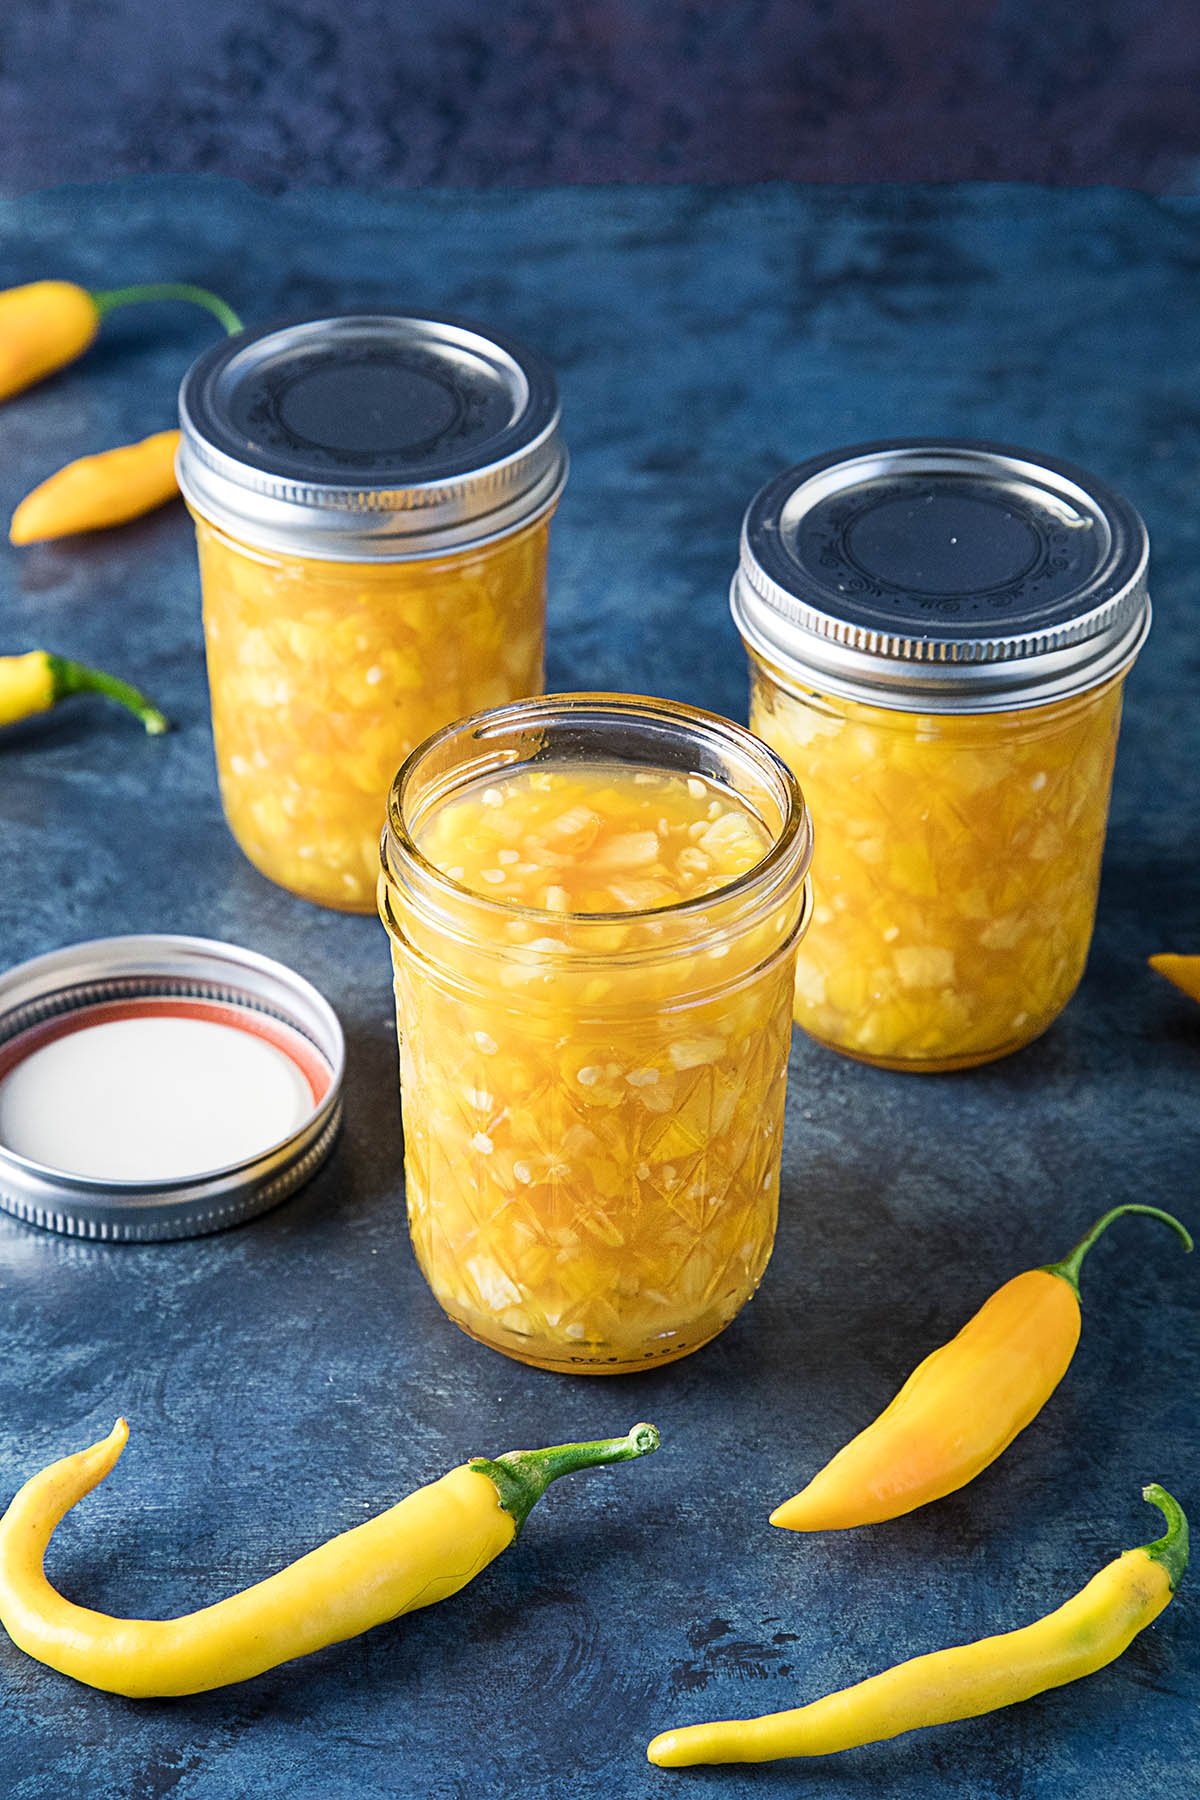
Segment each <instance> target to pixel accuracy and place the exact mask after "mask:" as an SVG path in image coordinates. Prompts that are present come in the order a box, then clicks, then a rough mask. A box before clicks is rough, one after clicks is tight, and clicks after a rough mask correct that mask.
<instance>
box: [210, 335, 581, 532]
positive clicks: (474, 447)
mask: <svg viewBox="0 0 1200 1800" xmlns="http://www.w3.org/2000/svg"><path fill="white" fill-rule="evenodd" d="M179 412H180V424H181V429H182V444H181V448H180V456H179V479H180V486H181V487H182V489H183V492H184V495H185V497H186V498H187V500H188V502H189V504H190V505H191V506H192V508H193V510H194V511H196V512H198V513H200V514H201V515H202V516H203V517H205V518H207V519H209V520H210V521H211V522H212V523H214V524H216V525H218V526H219V527H221V528H222V529H223V530H226V531H228V532H229V533H230V534H231V535H232V536H234V537H237V538H239V539H241V540H244V541H246V542H248V543H250V544H252V545H255V546H257V547H261V548H264V549H274V550H279V551H282V552H284V553H287V552H289V551H292V552H295V553H296V554H299V555H308V556H314V557H318V558H325V559H332V560H335V561H357V560H360V559H361V560H363V561H374V560H390V559H403V558H407V557H415V556H435V555H438V554H440V553H442V552H445V551H452V550H454V549H456V548H460V547H463V546H466V545H472V544H478V543H482V542H486V541H487V540H489V539H491V538H494V537H497V536H501V535H503V534H505V533H507V532H509V531H512V530H515V529H517V528H518V527H519V526H521V525H523V524H526V523H529V522H530V521H532V520H533V519H535V518H537V517H538V516H539V515H541V514H542V513H544V512H545V511H547V510H548V508H549V507H550V506H552V505H553V504H554V502H555V500H557V498H558V495H559V493H560V492H561V490H562V484H563V481H564V480H565V478H566V468H567V459H566V451H565V449H564V446H563V443H562V437H561V433H560V429H559V405H558V391H557V386H556V383H555V379H554V374H553V372H552V370H551V369H550V367H549V365H548V364H547V363H545V362H544V361H543V360H542V358H541V357H540V356H538V355H536V354H535V353H534V352H533V351H531V350H528V349H526V348H525V347H524V346H523V345H521V344H518V343H516V342H515V341H514V340H513V339H511V338H508V337H502V336H500V335H498V334H497V333H495V332H491V331H484V330H482V329H481V328H479V327H477V326H473V325H468V324H466V323H464V322H462V321H460V320H454V319H444V318H429V317H418V316H416V315H412V314H408V313H372V314H356V315H348V316H344V317H332V318H317V319H302V320H299V321H296V322H294V323H291V324H288V325H284V326H270V327H265V328H263V329H260V330H255V331H243V332H240V333H238V335H237V336H235V337H231V338H228V339H227V340H226V341H225V342H223V343H221V344H217V345H215V346H214V347H213V349H211V350H209V351H208V352H207V353H206V354H205V355H204V356H202V357H201V358H200V359H199V361H198V362H196V363H194V364H193V366H192V368H191V369H190V370H189V371H188V373H187V375H186V376H185V377H184V381H183V385H182V387H181V389H180V394H179Z"/></svg>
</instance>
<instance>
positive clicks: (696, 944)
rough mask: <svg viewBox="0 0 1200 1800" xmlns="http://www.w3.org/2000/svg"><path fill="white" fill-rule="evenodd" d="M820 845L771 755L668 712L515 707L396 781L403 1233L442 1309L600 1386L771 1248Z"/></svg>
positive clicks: (388, 862)
mask: <svg viewBox="0 0 1200 1800" xmlns="http://www.w3.org/2000/svg"><path fill="white" fill-rule="evenodd" d="M810 854H811V832H810V827H809V820H808V814H807V811H806V809H805V805H804V801H803V798H802V796H801V794H800V792H799V789H798V788H797V786H796V784H795V781H794V779H793V778H792V776H791V774H790V773H789V772H788V770H787V769H786V768H785V767H784V766H783V765H782V764H781V763H780V761H779V760H778V758H777V757H776V756H775V755H774V754H773V753H772V752H771V751H770V750H768V749H767V748H766V746H765V745H763V744H761V743H759V742H758V741H757V740H756V739H754V738H753V737H751V735H750V734H749V733H748V732H747V731H744V730H743V729H742V728H741V727H739V726H736V725H732V724H730V723H729V722H728V721H727V720H724V719H719V718H717V717H715V716H714V715H712V714H708V713H703V712H698V711H696V710H694V709H693V708H691V707H687V706H681V705H676V704H673V703H670V702H667V701H661V700H645V699H638V698H628V697H623V696H617V695H611V694H581V695H572V696H566V697H558V698H553V699H548V700H545V701H535V700H530V701H526V702H524V703H521V704H519V705H515V706H510V707H506V708H503V709H501V710H499V711H496V712H491V713H485V714H482V715H480V716H478V717H476V718H474V719H470V720H467V721H465V722H463V723H461V724H458V725H455V726H451V727H450V728H448V729H447V730H445V731H442V732H440V733H439V734H437V735H436V736H435V737H433V738H431V739H430V740H429V741H428V742H427V743H426V744H424V745H422V746H421V747H420V748H419V749H418V750H416V751H414V753H413V754H412V755H411V756H410V757H409V758H408V760H407V762H406V763H405V765H404V767H403V768H402V769H401V771H400V773H399V775H398V776H397V778H396V781H395V784H394V786H393V788H392V792H391V799H390V804H389V811H388V825H387V830H386V833H385V836H384V844H383V863H384V867H383V875H382V879H381V882H380V909H381V912H382V915H383V918H384V922H385V924H386V925H387V927H388V931H389V934H390V937H391V942H392V958H393V965H394V972H395V989H396V1003H397V1023H398V1027H399V1036H400V1066H401V1097H402V1102H403V1111H404V1136H405V1159H406V1177H407V1188H408V1215H409V1225H410V1230H411V1234H412V1241H413V1246H414V1249H415V1251H416V1255H417V1260H418V1262H419V1263H420V1266H421V1268H422V1270H423V1272H424V1274H425V1277H426V1279H427V1280H428V1282H429V1284H430V1286H431V1288H432V1289H433V1292H434V1294H435V1295H436V1297H437V1299H438V1300H439V1301H440V1303H441V1305H442V1306H443V1308H444V1309H445V1311H446V1312H447V1313H448V1314H449V1316H450V1317H451V1318H452V1319H453V1320H454V1321H455V1323H456V1324H458V1325H460V1326H461V1327H462V1328H463V1329H464V1330H465V1331H467V1332H468V1333H469V1334H470V1335H471V1336H473V1337H475V1338H478V1339H480V1340H481V1341H482V1342H483V1343H486V1344H489V1345H491V1346H492V1348H494V1349H497V1350H502V1351H504V1352H505V1353H506V1354H508V1355H509V1356H513V1357H516V1358H517V1359H518V1360H520V1361H522V1362H528V1363H533V1364H535V1365H537V1366H539V1367H542V1368H550V1369H562V1370H568V1371H575V1372H580V1373H585V1374H611V1373H618V1372H621V1371H624V1370H632V1369H641V1368H648V1367H651V1366H653V1365H654V1364H656V1363H660V1362H669V1361H672V1360H673V1359H675V1358H676V1357H680V1356H684V1355H686V1354H687V1353H688V1352H689V1351H691V1350H695V1349H697V1348H698V1347H699V1346H700V1345H701V1344H703V1343H706V1342H707V1341H708V1340H709V1339H710V1338H712V1337H715V1336H716V1334H717V1333H718V1332H719V1331H721V1330H722V1329H723V1328H724V1326H726V1325H727V1324H728V1323H729V1321H730V1320H731V1319H732V1318H733V1316H734V1314H735V1313H737V1312H738V1310H739V1309H740V1308H741V1306H742V1305H743V1304H744V1303H745V1301H746V1300H747V1299H749V1297H750V1295H751V1294H753V1292H754V1290H755V1288H756V1287H757V1285H758V1282H759V1279H760V1277H761V1275H762V1272H763V1270H764V1269H765V1267H766V1264H767V1259H768V1257H769V1256H770V1253H771V1246H772V1242H773V1239H774V1233H775V1221H776V1213H777V1205H778V1189H779V1159H780V1148H781V1131H782V1124H783V1097H784V1085H785V1080H786V1072H787V1056H788V1047H789V1039H790V1032H791V996H792V987H793V980H794V968H795V953H796V945H797V943H798V941H799V938H800V936H801V935H802V933H803V930H804V928H805V926H806V924H807V893H808V889H807V882H806V879H805V878H806V874H807V869H808V863H809V857H810Z"/></svg>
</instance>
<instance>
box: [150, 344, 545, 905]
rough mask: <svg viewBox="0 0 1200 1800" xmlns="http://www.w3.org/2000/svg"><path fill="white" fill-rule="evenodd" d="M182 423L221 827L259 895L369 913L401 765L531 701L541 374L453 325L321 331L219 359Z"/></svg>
mask: <svg viewBox="0 0 1200 1800" xmlns="http://www.w3.org/2000/svg"><path fill="white" fill-rule="evenodd" d="M180 416H181V422H182V442H181V448H180V456H179V480H180V486H181V487H182V489H183V493H184V496H185V498H186V500H187V503H188V506H189V508H190V510H191V512H192V515H193V517H194V519H195V523H196V535H197V543H198V548H199V557H200V580H201V590H202V594H203V605H204V633H205V644H206V650H207V657H208V673H209V688H210V693H211V700H212V718H213V737H214V742H215V748H216V759H217V773H218V777H219V781H220V787H221V798H222V802H223V805H224V808H225V815H226V818H227V819H228V821H229V825H230V828H231V830H232V832H233V835H234V837H235V838H236V839H237V842H238V843H239V845H240V846H241V848H242V849H243V850H244V852H245V853H246V855H247V856H248V857H249V858H250V860H251V862H253V863H254V864H255V866H256V867H257V868H258V869H260V870H261V871H262V873H263V874H264V875H267V876H268V877H269V878H270V879H271V880H273V881H277V882H279V883H280V884H281V885H282V886H284V887H286V888H290V889H291V891H292V892H293V893H297V894H300V895H302V896H303V897H304V898H305V899H309V900H315V901H318V902H320V903H321V904H323V905H326V906H334V907H339V908H342V909H344V910H348V911H355V912H369V911H371V910H372V909H373V907H374V904H375V882H376V875H377V870H378V852H379V833H380V830H381V828H382V825H383V819H384V814H385V811H386V804H387V792H388V788H389V786H390V783H391V779H392V776H393V775H394V773H395V771H396V767H397V765H398V764H399V763H400V762H401V761H402V760H403V759H404V757H405V756H406V755H407V754H408V752H409V751H410V750H411V749H412V748H413V746H414V745H415V744H417V743H420V742H421V740H422V739H423V738H425V737H428V736H429V734H430V733H431V732H433V731H435V730H437V729H438V728H439V727H440V726H442V725H445V724H447V723H448V722H449V721H450V720H451V719H455V718H459V717H461V716H462V715H463V714H465V713H469V712H474V711H477V710H478V709H479V708H481V707H486V706H494V705H499V704H503V703H504V702H506V701H509V700H513V699H516V698H519V697H520V696H522V695H525V694H533V693H538V692H540V691H541V686H542V656H543V646H544V637H545V593H546V551H547V540H548V536H549V528H550V518H551V514H552V512H553V509H554V507H555V505H556V503H557V501H558V497H559V494H560V493H561V491H562V485H563V482H564V480H565V477H566V454H565V451H564V449H563V445H562V440H561V437H560V433H559V427H558V399H557V393H556V388H555V382H554V377H553V375H552V373H551V372H550V370H549V369H548V368H547V367H546V365H545V364H544V363H543V362H542V361H541V359H540V358H539V357H536V356H534V355H533V354H532V353H531V352H530V351H528V350H526V349H524V348H523V347H521V346H520V345H517V344H515V343H513V342H511V341H510V340H507V339H502V338H499V337H496V336H495V335H494V334H491V333H489V334H487V335H485V334H484V333H482V332H480V331H478V330H476V329H474V328H473V327H469V326H465V325H461V324H456V323H453V322H450V321H447V320H439V319H430V318H413V317H408V316H402V315H397V314H385V315H370V316H365V317H344V318H324V319H313V320H308V321H305V322H303V323H300V324H296V325H289V326H286V327H284V328H282V329H266V330H262V331H256V332H242V333H240V334H239V335H238V336H236V337H233V338H230V339H228V340H227V341H226V342H225V343H223V344H219V345H217V346H215V347H214V349H212V350H211V351H209V352H208V353H207V354H206V355H205V356H203V357H201V359H200V360H199V361H198V362H197V363H196V364H195V365H194V366H193V368H192V369H191V370H190V371H189V373H188V375H187V376H186V378H185V380H184V383H183V387H182V390H181V393H180Z"/></svg>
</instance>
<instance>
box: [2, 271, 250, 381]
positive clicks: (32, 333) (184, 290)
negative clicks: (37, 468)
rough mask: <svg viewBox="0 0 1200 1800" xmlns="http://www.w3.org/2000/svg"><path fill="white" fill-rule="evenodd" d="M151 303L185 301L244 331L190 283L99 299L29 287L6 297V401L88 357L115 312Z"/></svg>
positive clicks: (49, 284)
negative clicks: (80, 358) (87, 351)
mask: <svg viewBox="0 0 1200 1800" xmlns="http://www.w3.org/2000/svg"><path fill="white" fill-rule="evenodd" d="M151 300H184V301H187V302H188V303H189V304H190V305H192V306H202V307H203V308H204V309H205V311H206V312H210V313H212V315H213V317H214V318H215V319H218V320H219V321H220V323H221V324H222V325H223V326H224V327H225V329H226V331H240V330H241V328H242V327H241V320H240V319H239V318H238V316H237V314H236V313H235V312H234V310H233V308H232V307H231V306H228V305H226V303H225V301H224V300H222V299H221V297H220V295H219V294H214V293H211V292H210V291H209V289H208V288H202V287H195V286H194V285H193V284H192V283H191V282H188V281H155V282H148V283H142V284H140V285H139V286H137V287H124V288H107V289H104V290H103V291H101V292H98V293H91V292H89V290H88V289H87V288H84V287H80V286H79V285H78V283H76V282H74V281H29V282H26V283H25V284H24V286H22V287H13V288H6V289H4V290H3V291H2V292H0V400H7V399H8V398H9V396H10V395H11V394H19V393H20V392H21V390H22V389H23V388H27V387H32V386H33V384H34V382H35V381H41V380H42V379H43V377H45V376H46V375H51V374H53V372H54V370H55V369H61V368H62V367H64V365H65V364H67V363H70V362H74V361H75V359H76V357H78V356H82V355H83V352H84V351H85V350H86V349H87V348H88V346H89V344H90V343H91V342H92V340H93V339H94V337H95V336H96V333H97V332H98V331H99V329H100V322H101V320H102V319H104V318H107V316H108V314H109V313H110V312H115V311H116V310H117V308H118V307H121V306H134V305H138V304H141V303H142V302H145V301H151Z"/></svg>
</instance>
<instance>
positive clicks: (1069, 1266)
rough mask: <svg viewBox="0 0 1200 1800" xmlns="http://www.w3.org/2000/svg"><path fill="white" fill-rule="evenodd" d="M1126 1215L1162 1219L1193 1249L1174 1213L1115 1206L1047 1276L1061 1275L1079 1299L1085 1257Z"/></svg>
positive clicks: (1049, 1268) (1051, 1265)
mask: <svg viewBox="0 0 1200 1800" xmlns="http://www.w3.org/2000/svg"><path fill="white" fill-rule="evenodd" d="M1125 1213H1145V1214H1146V1216H1147V1218H1150V1219H1161V1220H1162V1222H1163V1224H1164V1225H1169V1226H1170V1227H1171V1230H1172V1231H1175V1232H1178V1234H1179V1236H1180V1237H1181V1238H1182V1239H1183V1247H1184V1249H1185V1250H1190V1249H1191V1247H1192V1234H1191V1232H1190V1231H1189V1230H1188V1228H1187V1226H1186V1225H1181V1224H1180V1223H1179V1220H1178V1219H1177V1218H1175V1216H1174V1215H1173V1214H1172V1213H1169V1212H1163V1210H1162V1208H1161V1207H1158V1206H1137V1205H1135V1204H1132V1203H1131V1204H1130V1205H1128V1206H1114V1207H1113V1209H1112V1211H1111V1212H1106V1213H1105V1214H1104V1217H1103V1218H1102V1219H1097V1220H1096V1223H1095V1224H1094V1225H1093V1226H1092V1228H1091V1230H1090V1231H1089V1232H1087V1233H1085V1235H1084V1236H1083V1237H1081V1238H1080V1240H1079V1242H1078V1243H1077V1244H1076V1246H1075V1248H1074V1249H1073V1250H1072V1252H1071V1254H1070V1255H1069V1256H1064V1257H1063V1260H1062V1261H1061V1262H1056V1263H1047V1264H1046V1265H1045V1272H1046V1274H1047V1275H1061V1276H1062V1279H1063V1280H1064V1281H1065V1282H1068V1283H1069V1284H1070V1286H1071V1287H1073V1288H1074V1289H1075V1294H1076V1298H1078V1295H1079V1270H1080V1267H1081V1265H1082V1263H1083V1259H1084V1257H1085V1256H1086V1255H1087V1253H1088V1251H1089V1250H1090V1249H1091V1247H1092V1245H1093V1244H1094V1243H1095V1242H1096V1239H1097V1238H1098V1237H1101V1236H1102V1235H1103V1234H1104V1232H1106V1231H1107V1230H1108V1228H1109V1226H1110V1225H1111V1224H1112V1222H1113V1220H1114V1219H1119V1218H1122V1217H1123V1216H1124V1214H1125Z"/></svg>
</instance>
